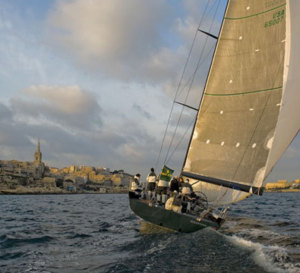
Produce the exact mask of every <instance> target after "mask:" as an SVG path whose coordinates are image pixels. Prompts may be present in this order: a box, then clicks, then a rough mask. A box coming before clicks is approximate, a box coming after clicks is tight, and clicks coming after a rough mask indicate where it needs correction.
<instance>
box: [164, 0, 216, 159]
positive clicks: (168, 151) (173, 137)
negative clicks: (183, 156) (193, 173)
mask: <svg viewBox="0 0 300 273" xmlns="http://www.w3.org/2000/svg"><path fill="white" fill-rule="evenodd" d="M220 2H221V1H220V0H219V1H218V4H217V7H216V9H215V12H214V15H213V19H212V22H211V24H210V27H209V32H210V31H211V29H212V27H213V25H214V22H215V19H216V15H217V11H218V10H219V6H220ZM200 24H201V22H200ZM200 24H199V27H198V29H199V28H200ZM198 29H197V32H196V35H197V33H198ZM207 41H208V37H206V39H205V43H204V46H203V47H202V50H201V53H200V56H199V58H198V62H197V66H196V69H195V71H194V73H193V75H192V80H191V82H190V85H189V88H188V90H187V94H186V96H185V100H184V104H186V102H187V99H188V97H189V94H190V91H191V89H192V86H193V83H194V80H195V77H196V74H197V72H198V70H199V67H200V64H201V60H202V57H203V54H204V51H205V48H206V45H207ZM202 63H203V62H202ZM183 111H184V107H182V108H181V112H180V115H179V118H178V121H177V124H176V127H175V130H174V133H173V135H172V138H171V142H170V144H169V147H168V150H167V154H166V157H165V160H164V164H166V162H167V161H169V159H170V157H169V153H170V149H171V147H172V145H173V142H174V139H175V136H176V134H177V129H178V127H179V123H180V121H181V118H182V114H183ZM180 141H181V140H180ZM177 147H178V145H176V147H175V150H176V148H177ZM174 152H175V151H173V152H172V155H173V154H174Z"/></svg>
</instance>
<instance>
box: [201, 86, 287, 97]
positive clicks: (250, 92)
mask: <svg viewBox="0 0 300 273" xmlns="http://www.w3.org/2000/svg"><path fill="white" fill-rule="evenodd" d="M281 88H282V86H278V87H274V88H268V89H262V90H254V91H247V92H240V93H232V94H230V93H227V94H212V93H206V92H205V93H204V95H206V96H216V97H226V96H238V95H249V94H254V93H262V92H267V91H273V90H277V89H281Z"/></svg>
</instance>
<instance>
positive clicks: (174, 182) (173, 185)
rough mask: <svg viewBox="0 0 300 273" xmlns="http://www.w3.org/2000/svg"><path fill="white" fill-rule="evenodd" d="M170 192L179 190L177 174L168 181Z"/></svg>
mask: <svg viewBox="0 0 300 273" xmlns="http://www.w3.org/2000/svg"><path fill="white" fill-rule="evenodd" d="M170 192H172V193H174V192H179V181H178V176H175V177H174V178H173V179H172V180H171V182H170Z"/></svg>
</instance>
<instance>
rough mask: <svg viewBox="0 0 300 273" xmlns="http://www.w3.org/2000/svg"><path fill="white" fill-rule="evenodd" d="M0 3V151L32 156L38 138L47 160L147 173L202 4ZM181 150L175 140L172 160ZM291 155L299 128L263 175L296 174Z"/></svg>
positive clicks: (299, 146) (295, 157)
mask: <svg viewBox="0 0 300 273" xmlns="http://www.w3.org/2000/svg"><path fill="white" fill-rule="evenodd" d="M216 5H217V1H211V3H210V6H209V8H212V7H217V6H216ZM0 8H1V13H0V34H1V37H2V39H1V41H0V58H1V60H2V66H1V68H0V77H1V81H0V148H1V152H0V159H2V160H9V159H16V160H20V161H23V160H24V161H25V160H27V159H31V158H32V151H33V150H34V149H35V146H36V142H37V140H38V139H39V140H40V142H41V147H42V148H41V149H42V150H43V155H44V158H43V161H44V162H46V164H47V165H50V166H53V167H63V166H67V165H72V164H75V165H92V166H98V165H99V166H106V167H108V168H111V169H124V170H126V171H128V172H130V173H133V174H134V173H138V172H140V173H142V174H143V175H146V174H147V172H148V171H149V169H150V168H151V167H152V166H154V165H155V162H156V159H157V155H158V153H159V149H160V144H161V140H162V136H163V133H164V129H165V125H166V122H167V119H168V115H169V111H170V108H171V105H172V99H173V96H174V93H175V90H176V85H177V83H178V81H179V77H180V73H181V72H182V70H183V66H184V62H185V59H186V57H187V55H188V50H189V48H190V45H191V42H192V39H193V35H194V32H195V29H196V26H197V25H198V23H199V20H200V19H199V18H201V15H202V14H203V9H204V7H202V6H201V5H200V4H199V2H198V1H193V0H182V1H176V3H174V1H170V0H161V1H159V0H154V1H151V2H150V1H140V0H129V1H126V4H125V3H124V1H120V0H112V1H101V0H99V1H91V0H88V1H79V0H72V1H64V0H63V1H54V0H45V1H38V0H28V1H26V3H24V1H21V0H14V1H9V2H8V1H4V0H0ZM137 10H138V11H139V13H138V14H137V13H136V11H137ZM223 10H224V4H221V5H220V6H219V7H218V16H217V17H215V24H214V25H213V29H212V31H213V32H214V33H217V30H218V23H220V18H221V17H220V15H221V14H222V12H223ZM211 16H213V13H211ZM201 71H205V67H203V70H201ZM199 85H200V86H201V84H200V83H199ZM199 88H200V87H199ZM196 104H197V103H196ZM186 118H188V114H187V116H186ZM182 155H184V147H180V151H179V152H178V153H177V154H175V161H174V162H172V164H174V165H175V166H176V167H177V166H178V165H180V164H179V163H180V158H182ZM299 162H300V137H299V135H298V136H297V137H296V138H295V139H294V141H293V143H292V144H291V145H290V147H289V148H288V150H287V151H286V152H285V154H284V155H283V157H282V158H281V160H280V161H279V162H278V164H277V165H276V166H275V168H274V170H273V171H272V173H271V174H270V175H269V177H268V178H267V180H269V181H272V180H274V181H276V180H278V179H283V178H284V179H288V180H293V179H296V178H299ZM170 167H172V166H170Z"/></svg>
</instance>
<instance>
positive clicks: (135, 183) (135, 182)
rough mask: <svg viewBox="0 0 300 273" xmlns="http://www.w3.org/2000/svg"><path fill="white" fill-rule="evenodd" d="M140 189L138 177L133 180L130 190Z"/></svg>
mask: <svg viewBox="0 0 300 273" xmlns="http://www.w3.org/2000/svg"><path fill="white" fill-rule="evenodd" d="M139 188H140V182H139V179H138V177H137V176H135V177H134V179H133V181H132V182H131V187H130V189H131V190H132V191H135V190H137V189H139Z"/></svg>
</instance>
